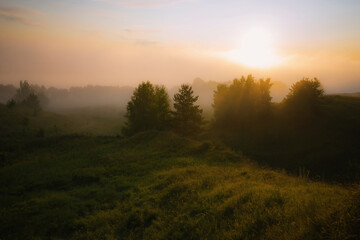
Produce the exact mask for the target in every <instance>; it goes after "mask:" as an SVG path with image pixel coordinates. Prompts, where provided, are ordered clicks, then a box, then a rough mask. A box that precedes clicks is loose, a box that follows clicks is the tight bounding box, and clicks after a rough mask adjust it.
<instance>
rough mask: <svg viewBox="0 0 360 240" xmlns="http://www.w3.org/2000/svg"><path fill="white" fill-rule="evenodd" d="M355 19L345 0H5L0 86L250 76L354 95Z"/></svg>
mask: <svg viewBox="0 0 360 240" xmlns="http://www.w3.org/2000/svg"><path fill="white" fill-rule="evenodd" d="M314 2H316V3H314ZM359 12H360V3H359V2H358V1H352V0H347V1H335V0H328V1H325V0H318V1H302V2H301V3H293V2H292V1H284V0H278V1H272V3H271V4H269V1H264V0H263V1H245V0H243V1H215V0H213V1H211V0H209V1H205V0H187V1H186V0H148V1H141V0H134V1H123V0H79V1H70V0H66V1H61V2H59V1H55V0H47V1H45V0H32V1H24V0H11V1H6V0H4V1H2V3H0V28H1V31H0V63H1V64H0V83H2V84H7V83H12V84H16V85H17V84H18V82H19V81H20V80H25V79H27V80H29V81H30V82H32V83H37V84H43V85H45V86H57V87H69V86H81V85H87V84H93V85H115V86H117V85H131V86H135V85H136V84H138V83H139V82H141V81H145V80H150V81H152V82H154V83H160V84H165V85H168V86H174V85H178V84H180V83H183V82H191V81H192V80H193V79H194V78H196V77H200V78H202V79H204V80H214V81H228V80H231V79H233V78H235V77H239V76H241V75H247V74H250V73H252V74H253V75H254V76H256V77H258V78H260V77H271V78H272V79H273V80H274V81H283V82H285V83H286V84H287V85H290V84H291V83H293V82H294V81H297V80H299V79H301V78H302V77H317V78H319V79H320V81H321V82H322V83H323V85H324V87H325V90H327V91H328V92H329V93H331V92H356V91H360V28H359V26H360V17H359V14H358V13H359Z"/></svg>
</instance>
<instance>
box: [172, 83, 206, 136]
mask: <svg viewBox="0 0 360 240" xmlns="http://www.w3.org/2000/svg"><path fill="white" fill-rule="evenodd" d="M198 98H199V96H194V91H193V90H192V87H191V86H190V85H186V84H183V85H181V87H180V89H179V92H178V93H176V94H175V95H174V109H175V111H174V112H173V124H174V131H175V132H177V133H180V134H182V135H194V134H196V133H198V132H199V131H200V129H201V125H202V123H203V117H202V109H200V107H199V106H198V105H195V103H196V101H197V100H198Z"/></svg>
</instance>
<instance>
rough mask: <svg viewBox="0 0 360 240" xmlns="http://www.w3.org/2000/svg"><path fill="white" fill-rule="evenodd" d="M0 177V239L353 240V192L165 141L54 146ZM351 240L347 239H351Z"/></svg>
mask: <svg viewBox="0 0 360 240" xmlns="http://www.w3.org/2000/svg"><path fill="white" fill-rule="evenodd" d="M22 151H24V152H25V153H26V154H19V155H17V156H15V157H14V161H13V164H12V165H10V166H5V167H3V168H1V169H0V177H1V181H0V182H1V185H0V205H1V212H0V214H1V215H0V216H1V217H0V219H1V220H0V221H1V222H0V238H1V239H26V238H31V239H32V238H36V237H39V238H48V237H52V238H60V239H61V238H65V239H68V238H74V239H141V238H144V239H320V238H324V239H356V237H358V236H359V230H357V229H359V228H358V227H359V216H360V209H359V198H358V197H359V188H358V187H357V186H355V187H353V188H345V187H341V186H338V185H329V184H325V183H320V182H312V181H310V180H308V179H306V178H303V179H301V178H295V177H291V176H288V175H286V174H285V173H281V172H277V171H273V170H268V169H263V168H260V167H259V166H256V165H254V164H251V163H249V162H248V161H246V159H244V158H243V157H240V156H237V155H236V154H234V153H232V152H231V151H229V150H228V149H226V148H224V147H223V146H221V145H219V144H210V143H202V142H196V141H192V140H188V139H184V138H180V137H178V136H175V135H173V134H170V133H158V132H147V133H142V134H139V135H136V136H134V137H132V138H129V139H120V138H115V137H79V136H77V137H76V136H67V137H52V138H47V139H39V140H37V141H34V142H32V143H31V144H27V145H26V146H24V147H23V148H22ZM351 237H352V238H351Z"/></svg>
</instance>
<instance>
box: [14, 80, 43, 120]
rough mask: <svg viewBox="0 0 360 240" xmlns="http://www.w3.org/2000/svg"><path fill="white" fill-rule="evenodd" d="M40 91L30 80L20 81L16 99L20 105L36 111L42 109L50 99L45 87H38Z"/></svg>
mask: <svg viewBox="0 0 360 240" xmlns="http://www.w3.org/2000/svg"><path fill="white" fill-rule="evenodd" d="M37 88H38V89H40V90H38V91H36V90H35V89H34V87H33V86H31V85H30V84H29V82H28V81H26V80H25V81H20V87H19V88H18V89H17V90H16V94H15V96H14V100H15V101H16V103H18V104H19V105H20V106H23V107H26V108H28V109H32V110H33V111H34V113H35V114H36V113H38V112H39V111H41V105H46V104H48V102H49V99H48V98H47V96H46V95H45V93H44V91H45V90H44V89H45V87H37Z"/></svg>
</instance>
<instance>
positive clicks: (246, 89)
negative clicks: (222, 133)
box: [213, 75, 272, 129]
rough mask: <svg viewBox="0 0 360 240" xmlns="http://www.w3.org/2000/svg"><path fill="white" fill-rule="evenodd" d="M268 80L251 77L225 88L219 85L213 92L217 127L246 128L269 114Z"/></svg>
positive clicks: (223, 85)
mask: <svg viewBox="0 0 360 240" xmlns="http://www.w3.org/2000/svg"><path fill="white" fill-rule="evenodd" d="M271 86H272V83H271V82H270V79H266V80H263V79H259V80H256V79H255V78H254V77H253V76H252V75H248V76H247V77H246V78H245V77H244V76H242V77H241V78H240V79H234V80H233V82H232V83H231V84H230V85H229V86H227V85H225V84H219V85H218V87H217V90H216V91H215V92H214V103H213V108H214V116H215V123H216V125H217V126H220V127H226V128H231V129H233V128H238V127H242V128H247V127H248V126H249V125H250V124H253V123H254V122H255V121H257V120H259V119H262V120H263V118H264V117H265V116H266V114H268V113H269V110H270V106H271V96H270V88H271Z"/></svg>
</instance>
